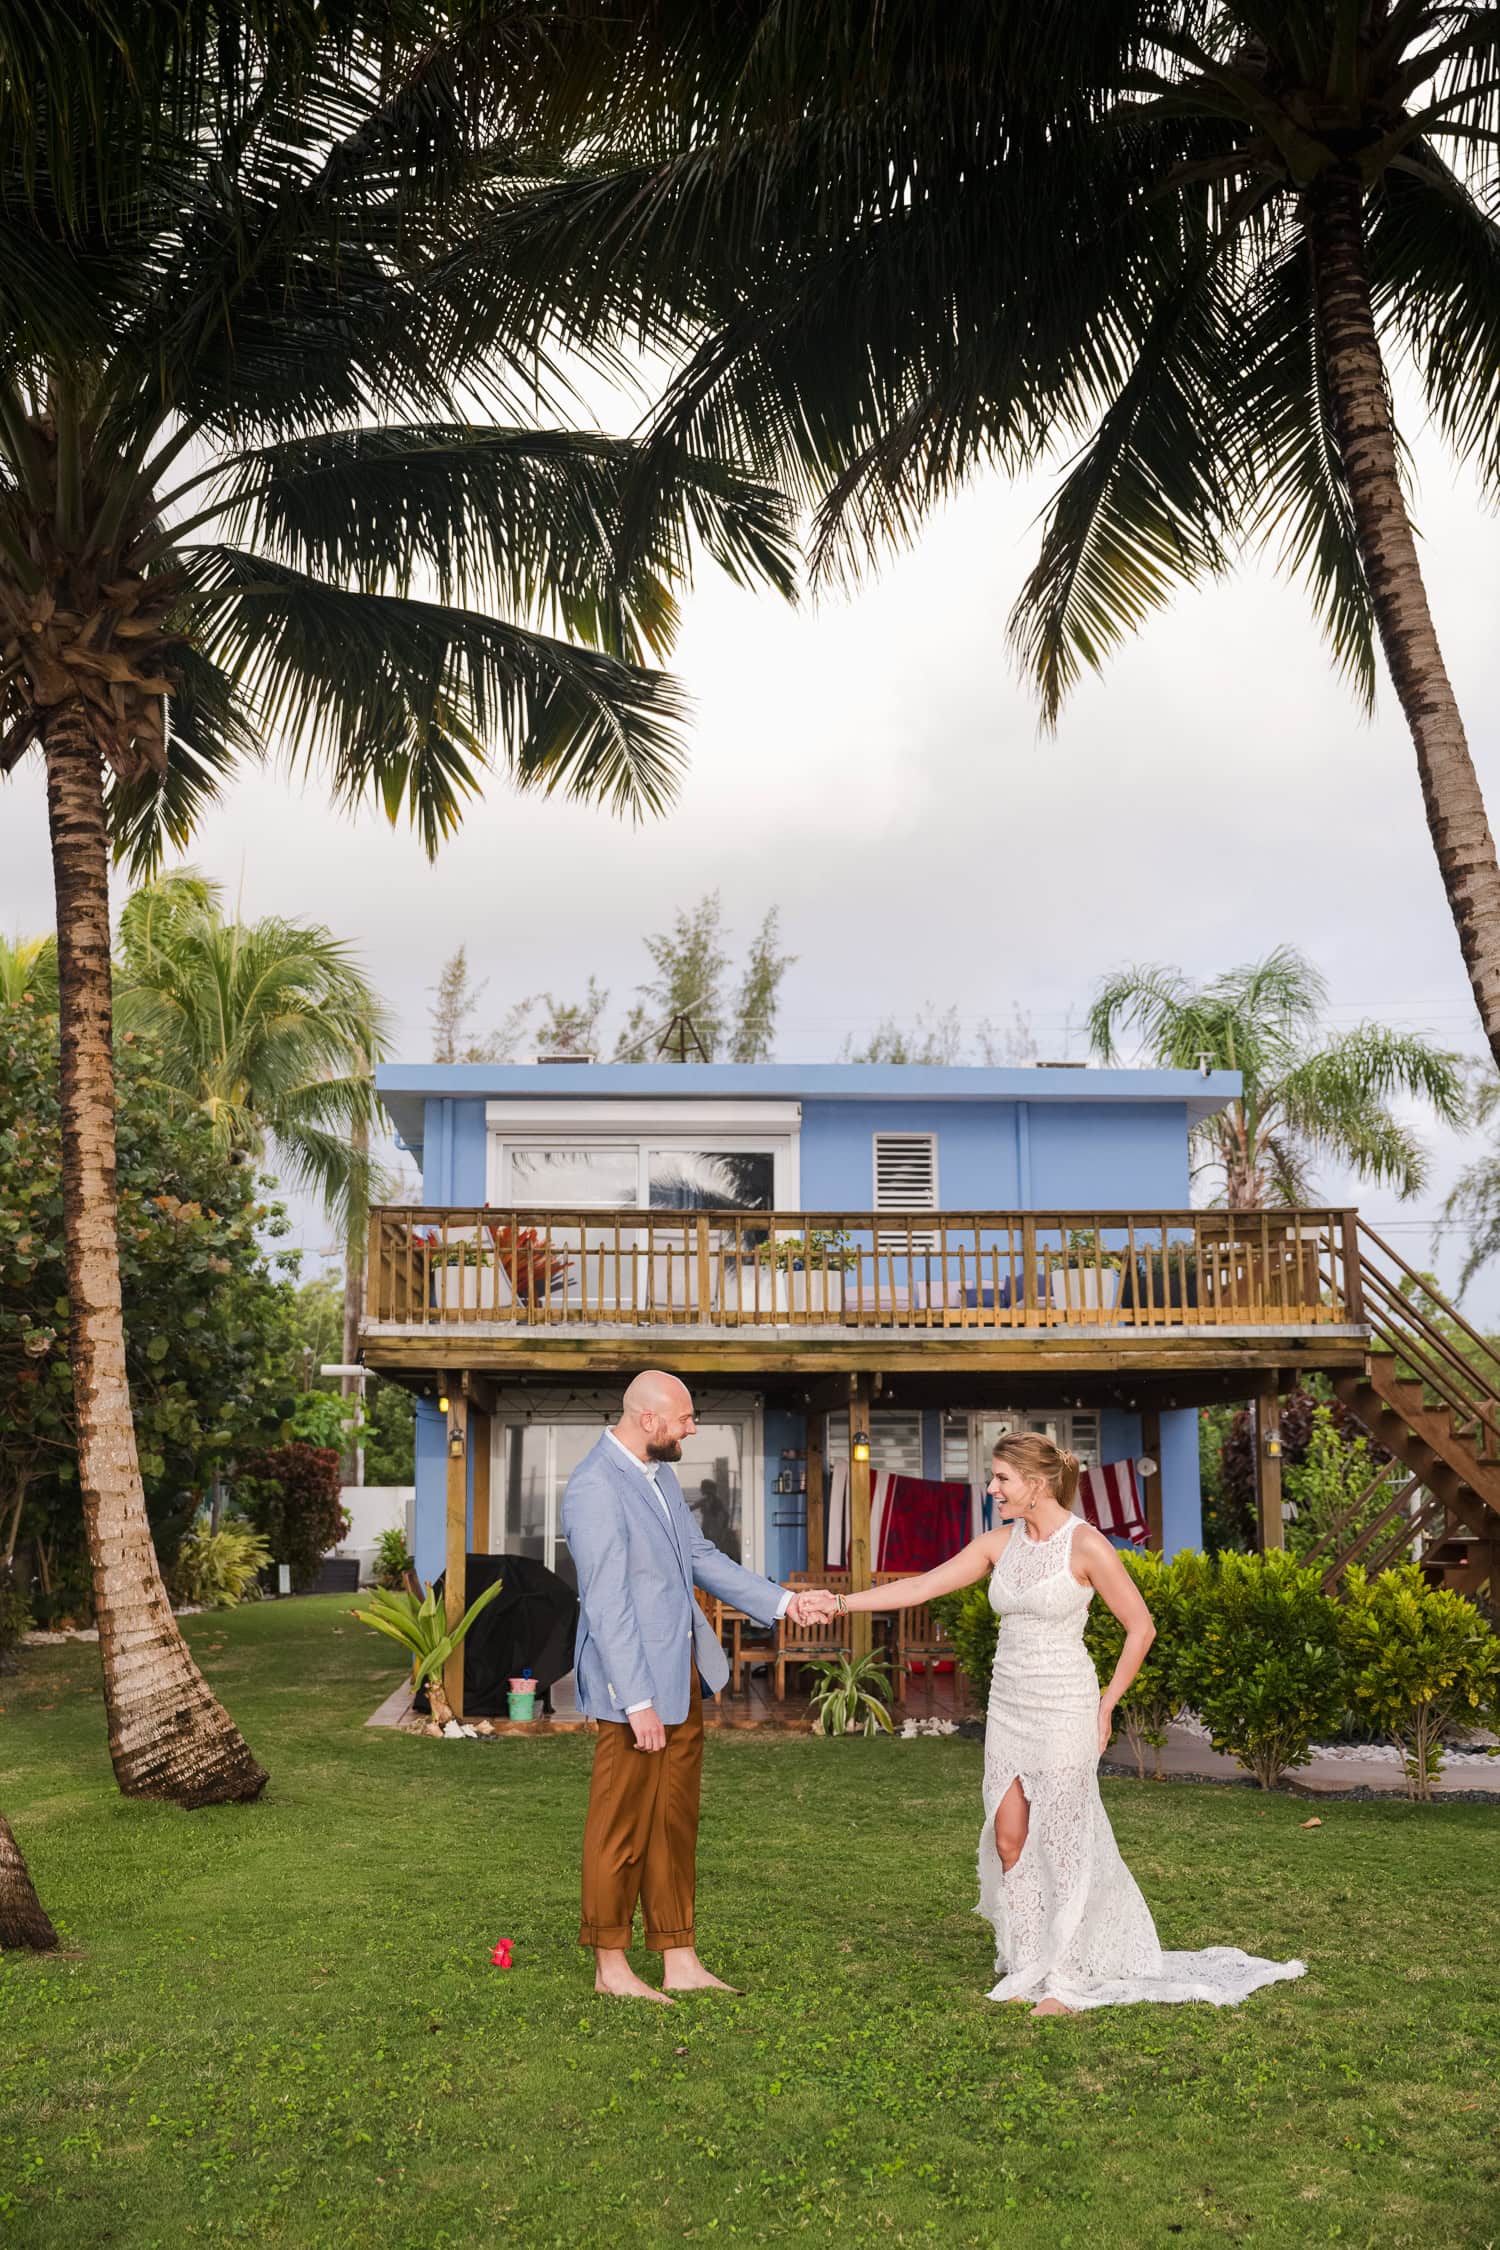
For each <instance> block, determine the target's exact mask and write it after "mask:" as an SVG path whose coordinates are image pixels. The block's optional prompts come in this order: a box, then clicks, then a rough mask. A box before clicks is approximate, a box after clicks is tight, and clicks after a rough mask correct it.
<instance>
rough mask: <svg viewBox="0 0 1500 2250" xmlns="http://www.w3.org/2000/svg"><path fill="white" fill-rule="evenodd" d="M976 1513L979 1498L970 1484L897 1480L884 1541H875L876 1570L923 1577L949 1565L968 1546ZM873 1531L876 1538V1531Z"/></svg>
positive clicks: (886, 1516)
mask: <svg viewBox="0 0 1500 2250" xmlns="http://www.w3.org/2000/svg"><path fill="white" fill-rule="evenodd" d="M972 1513H973V1495H972V1493H971V1492H970V1489H969V1487H968V1485H966V1484H945V1483H939V1482H938V1481H937V1480H936V1479H935V1478H929V1477H896V1476H893V1477H892V1478H891V1480H890V1489H889V1492H888V1493H887V1495H886V1503H885V1507H884V1509H883V1511H882V1514H881V1521H880V1535H879V1538H878V1540H877V1539H874V1538H872V1541H871V1544H872V1546H873V1547H874V1549H875V1556H876V1561H875V1568H876V1569H877V1570H899V1571H902V1572H906V1573H909V1574H911V1575H913V1576H915V1574H916V1573H917V1572H918V1571H922V1570H931V1569H933V1568H934V1567H935V1565H936V1564H938V1563H941V1562H947V1561H948V1560H949V1559H950V1557H952V1556H953V1555H956V1554H957V1553H958V1551H959V1549H960V1548H961V1547H966V1546H967V1545H968V1543H969V1538H970V1518H971V1516H972ZM871 1529H872V1532H873V1529H874V1527H873V1525H872V1527H871Z"/></svg>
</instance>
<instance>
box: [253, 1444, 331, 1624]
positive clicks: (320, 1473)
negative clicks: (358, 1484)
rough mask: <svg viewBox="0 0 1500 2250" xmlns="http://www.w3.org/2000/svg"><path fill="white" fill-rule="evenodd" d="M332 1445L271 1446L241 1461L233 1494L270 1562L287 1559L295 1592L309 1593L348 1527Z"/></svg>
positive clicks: (284, 1561) (283, 1561) (281, 1561)
mask: <svg viewBox="0 0 1500 2250" xmlns="http://www.w3.org/2000/svg"><path fill="white" fill-rule="evenodd" d="M341 1488H342V1476H341V1472H340V1467H339V1456H338V1453H337V1451H336V1449H335V1448H334V1447H333V1446H328V1445H303V1444H300V1443H296V1442H294V1443H293V1444H291V1445H278V1446H272V1447H270V1448H268V1449H267V1451H265V1452H264V1453H256V1454H252V1455H251V1456H250V1457H249V1459H248V1460H245V1461H242V1462H241V1463H240V1466H239V1469H238V1472H237V1474H236V1476H235V1498H236V1499H237V1501H238V1502H239V1505H240V1506H241V1508H243V1510H244V1512H245V1514H246V1515H247V1516H248V1517H249V1519H250V1521H251V1523H252V1524H253V1525H254V1526H255V1528H256V1530H257V1531H258V1532H260V1533H261V1535H262V1537H263V1538H264V1539H265V1541H266V1544H267V1546H268V1548H269V1550H270V1556H271V1560H272V1562H275V1563H286V1564H288V1565H289V1567H290V1569H291V1574H292V1592H293V1593H294V1594H305V1593H306V1592H307V1589H308V1587H309V1586H311V1584H312V1583H313V1580H314V1579H315V1578H316V1577H317V1575H318V1569H319V1565H320V1564H321V1563H322V1560H323V1557H324V1556H325V1555H326V1554H327V1553H328V1551H329V1549H330V1548H332V1547H336V1546H337V1545H338V1543H339V1541H340V1540H341V1539H342V1538H344V1537H345V1535H346V1534H347V1532H348V1529H349V1523H350V1517H349V1511H348V1509H347V1508H346V1507H345V1506H344V1504H343V1501H342V1499H341V1498H340V1492H341Z"/></svg>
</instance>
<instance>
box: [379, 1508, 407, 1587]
mask: <svg viewBox="0 0 1500 2250" xmlns="http://www.w3.org/2000/svg"><path fill="white" fill-rule="evenodd" d="M416 1567H417V1562H416V1557H415V1556H414V1555H413V1553H412V1551H411V1549H410V1548H409V1547H408V1546H407V1544H406V1533H405V1532H404V1531H402V1530H401V1528H400V1527H399V1525H396V1524H393V1525H392V1526H391V1528H390V1530H389V1531H382V1533H381V1534H380V1537H379V1538H378V1539H377V1540H376V1542H375V1573H374V1576H375V1583H376V1585H377V1586H379V1587H382V1588H383V1589H384V1591H385V1592H386V1593H388V1594H395V1593H399V1592H400V1590H401V1588H402V1587H403V1586H404V1585H405V1584H406V1578H407V1573H408V1571H413V1570H415V1569H416Z"/></svg>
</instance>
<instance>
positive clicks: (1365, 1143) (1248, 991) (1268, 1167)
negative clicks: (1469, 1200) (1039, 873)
mask: <svg viewBox="0 0 1500 2250" xmlns="http://www.w3.org/2000/svg"><path fill="white" fill-rule="evenodd" d="M1326 998H1327V987H1326V986H1325V984H1324V982H1323V979H1322V978H1321V976H1319V974H1318V972H1317V970H1316V969H1314V968H1313V967H1312V965H1311V963H1310V962H1308V961H1305V960H1304V959H1303V957H1302V955H1301V954H1300V953H1297V952H1295V951H1294V950H1293V949H1292V948H1291V947H1290V946H1279V947H1278V948H1277V950H1276V951H1275V952H1274V953H1270V954H1268V955H1267V956H1266V958H1265V960H1263V961H1257V962H1253V963H1252V964H1251V965H1250V966H1249V967H1247V968H1241V969H1230V970H1228V971H1227V972H1226V973H1225V974H1224V975H1223V976H1219V977H1214V978H1212V979H1211V980H1210V981H1209V982H1208V983H1207V984H1201V985H1195V984H1193V983H1191V982H1190V980H1189V979H1188V978H1186V977H1185V976H1183V975H1182V973H1181V972H1180V970H1177V969H1160V968H1135V969H1126V970H1123V971H1122V972H1121V973H1120V975H1118V976H1115V977H1110V978H1109V979H1107V980H1106V982H1105V983H1104V984H1102V985H1101V986H1100V988H1099V991H1098V993H1097V995H1096V997H1095V1000H1094V1004H1093V1006H1092V1008H1091V1009H1090V1010H1089V1019H1088V1028H1089V1038H1090V1041H1091V1042H1092V1045H1093V1049H1094V1052H1095V1054H1096V1055H1097V1056H1098V1058H1099V1060H1100V1061H1101V1062H1117V1061H1118V1060H1119V1059H1120V1058H1119V1048H1118V1035H1119V1033H1120V1031H1121V1029H1122V1028H1123V1027H1125V1026H1126V1025H1132V1026H1134V1028H1135V1029H1136V1031H1137V1032H1138V1033H1139V1035H1140V1041H1141V1057H1142V1059H1144V1060H1146V1061H1149V1062H1151V1063H1154V1064H1157V1065H1158V1066H1160V1067H1161V1068H1163V1069H1167V1070H1196V1069H1198V1068H1200V1067H1201V1066H1202V1065H1204V1064H1205V1063H1206V1064H1207V1065H1208V1067H1209V1068H1210V1069H1213V1070H1236V1071H1238V1072H1239V1073H1240V1075H1241V1077H1242V1079H1243V1081H1244V1091H1243V1092H1242V1093H1241V1094H1239V1095H1238V1096H1237V1097H1236V1098H1235V1100H1233V1101H1232V1102H1230V1103H1229V1104H1228V1106H1227V1107H1226V1108H1225V1109H1223V1110H1221V1111H1219V1112H1218V1113H1217V1114H1216V1115H1214V1116H1213V1117H1209V1118H1206V1119H1204V1121H1203V1123H1202V1124H1200V1125H1197V1126H1195V1127H1194V1128H1193V1146H1194V1151H1195V1154H1196V1156H1197V1159H1198V1169H1199V1170H1200V1171H1202V1172H1207V1173H1209V1174H1210V1175H1211V1176H1213V1177H1214V1178H1215V1179H1216V1180H1217V1182H1218V1185H1219V1190H1220V1193H1221V1194H1222V1196H1223V1199H1224V1201H1225V1202H1226V1203H1227V1204H1228V1205H1229V1207H1230V1209H1231V1210H1256V1209H1258V1208H1260V1207H1261V1206H1262V1205H1264V1204H1268V1203H1310V1202H1312V1201H1313V1199H1314V1198H1313V1188H1312V1177H1311V1174H1312V1166H1313V1164H1314V1163H1315V1162H1316V1160H1317V1159H1318V1158H1319V1157H1324V1158H1329V1159H1332V1160H1333V1161H1335V1162H1337V1163H1340V1164H1344V1165H1347V1166H1348V1168H1349V1169H1350V1170H1351V1171H1353V1172H1355V1173H1356V1174H1357V1175H1358V1176H1359V1177H1360V1178H1361V1179H1365V1180H1373V1181H1376V1182H1377V1183H1379V1184H1380V1185H1381V1186H1384V1187H1392V1188H1394V1189H1395V1191H1396V1193H1397V1194H1398V1195H1399V1196H1401V1197H1403V1198H1404V1197H1407V1196H1412V1195H1415V1194H1417V1192H1418V1191H1419V1189H1420V1188H1422V1186H1423V1185H1424V1184H1425V1182H1426V1179H1427V1175H1428V1157H1427V1152H1426V1150H1425V1149H1424V1148H1423V1146H1422V1143H1421V1142H1420V1141H1419V1140H1418V1139H1417V1137H1416V1135H1415V1134H1414V1133H1413V1132H1411V1130H1410V1129H1409V1128H1408V1127H1407V1126H1406V1125H1404V1124H1403V1123H1402V1122H1401V1120H1400V1119H1399V1118H1398V1117H1396V1116H1395V1115H1394V1113H1393V1112H1392V1110H1391V1107H1390V1104H1391V1102H1392V1100H1393V1099H1396V1098H1399V1097H1401V1096H1406V1097H1409V1098H1413V1099H1416V1100H1420V1101H1424V1102H1426V1103H1427V1104H1429V1106H1430V1107H1431V1108H1432V1109H1433V1111H1434V1112H1435V1113H1436V1115H1437V1116H1438V1117H1439V1118H1441V1120H1442V1121H1443V1123H1444V1124H1445V1125H1456V1124H1459V1123H1461V1122H1462V1120H1463V1118H1464V1116H1465V1114H1466V1101H1465V1090H1464V1075H1463V1069H1462V1065H1461V1063H1460V1061H1459V1058H1458V1057H1457V1056H1456V1055H1451V1054H1446V1053H1444V1052H1443V1051H1442V1050H1441V1049H1440V1048H1436V1047H1433V1046H1430V1045H1429V1044H1428V1043H1427V1042H1426V1041H1425V1040H1423V1039H1418V1038H1415V1037H1413V1036H1411V1035H1410V1034H1408V1033H1403V1032H1396V1031H1388V1030H1386V1029H1385V1028H1384V1026H1383V1025H1381V1024H1359V1025H1357V1026H1356V1027H1355V1029H1354V1030H1353V1031H1346V1032H1342V1033H1340V1034H1339V1035H1338V1036H1337V1037H1335V1038H1331V1039H1323V1040H1321V1041H1320V1040H1319V1039H1318V1037H1317V1028H1318V1022H1319V1019H1320V1017H1321V1014H1322V1010H1323V1005H1324V1002H1325V1000H1326Z"/></svg>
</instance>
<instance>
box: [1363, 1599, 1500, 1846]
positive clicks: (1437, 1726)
mask: <svg viewBox="0 0 1500 2250" xmlns="http://www.w3.org/2000/svg"><path fill="white" fill-rule="evenodd" d="M1344 1630H1345V1633H1346V1635H1347V1639H1348V1648H1349V1700H1350V1704H1351V1707H1352V1709H1353V1710H1354V1712H1355V1714H1356V1716H1357V1717H1358V1718H1360V1719H1363V1720H1364V1721H1365V1722H1366V1723H1367V1724H1369V1725H1371V1726H1373V1727H1376V1728H1378V1729H1379V1730H1380V1732H1381V1733H1382V1734H1384V1735H1385V1736H1386V1737H1387V1739H1388V1740H1389V1741H1390V1742H1392V1743H1394V1745H1395V1747H1396V1748H1397V1749H1398V1750H1399V1751H1400V1753H1401V1763H1402V1770H1403V1772H1404V1773H1405V1775H1406V1788H1407V1794H1408V1795H1409V1796H1411V1797H1416V1798H1419V1799H1421V1800H1422V1801H1424V1802H1426V1801H1428V1800H1430V1798H1431V1796H1432V1784H1433V1782H1434V1780H1435V1779H1436V1778H1437V1776H1438V1774H1439V1773H1441V1771H1442V1767H1443V1736H1444V1734H1445V1732H1446V1731H1447V1730H1448V1729H1450V1728H1451V1727H1452V1726H1453V1724H1454V1722H1455V1721H1458V1722H1460V1723H1461V1724H1462V1725H1464V1726H1466V1727H1484V1726H1494V1725H1495V1724H1496V1723H1497V1721H1500V1638H1497V1637H1496V1635H1495V1634H1494V1633H1493V1632H1492V1631H1491V1629H1490V1627H1489V1625H1488V1624H1487V1623H1486V1621H1485V1620H1484V1618H1483V1617H1481V1615H1480V1614H1479V1611H1478V1610H1477V1609H1476V1608H1475V1607H1474V1604H1473V1603H1472V1602H1468V1601H1465V1600H1464V1598H1463V1596H1462V1595H1461V1594H1456V1593H1454V1592H1453V1590H1452V1588H1451V1587H1448V1586H1429V1585H1428V1584H1427V1583H1426V1581H1425V1579H1424V1578H1423V1576H1422V1573H1421V1571H1420V1570H1419V1569H1418V1568H1417V1566H1416V1564H1415V1563H1402V1564H1400V1565H1399V1566H1398V1567H1397V1568H1395V1569H1394V1570H1383V1571H1382V1572H1381V1573H1380V1575H1379V1577H1378V1578H1373V1579H1372V1578H1369V1577H1368V1576H1367V1575H1366V1573H1365V1572H1364V1571H1363V1570H1362V1569H1361V1568H1360V1566H1359V1564H1358V1563H1352V1564H1351V1565H1350V1567H1349V1569H1348V1570H1347V1571H1346V1572H1345V1574H1344Z"/></svg>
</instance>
